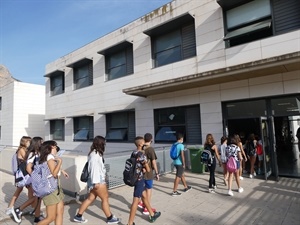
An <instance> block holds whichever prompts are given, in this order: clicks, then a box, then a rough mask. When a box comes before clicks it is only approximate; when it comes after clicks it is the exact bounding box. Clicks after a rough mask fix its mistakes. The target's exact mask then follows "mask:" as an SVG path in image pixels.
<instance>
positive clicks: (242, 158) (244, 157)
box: [234, 134, 247, 180]
mask: <svg viewBox="0 0 300 225" xmlns="http://www.w3.org/2000/svg"><path fill="white" fill-rule="evenodd" d="M234 138H235V139H236V140H237V145H238V147H239V148H240V150H241V156H242V157H241V159H240V160H241V165H240V169H239V178H240V180H243V179H244V178H243V165H244V164H246V162H247V156H246V153H245V151H244V148H243V143H242V140H241V138H240V135H238V134H235V135H234Z"/></svg>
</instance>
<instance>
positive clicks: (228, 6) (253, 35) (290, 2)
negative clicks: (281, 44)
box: [217, 0, 300, 47]
mask: <svg viewBox="0 0 300 225" xmlns="http://www.w3.org/2000/svg"><path fill="white" fill-rule="evenodd" d="M217 2H218V3H219V5H220V6H221V7H222V8H223V14H224V22H225V26H224V27H225V37H224V41H226V46H227V47H231V46H236V45H239V44H244V43H248V42H251V41H255V40H260V39H263V38H266V37H270V36H273V35H279V34H283V33H287V32H290V31H293V30H297V29H299V28H300V14H299V11H300V1H297V0H285V1H280V0H276V1H270V0H231V1H227V0H217Z"/></svg>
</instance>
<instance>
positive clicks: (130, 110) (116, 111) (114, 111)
mask: <svg viewBox="0 0 300 225" xmlns="http://www.w3.org/2000/svg"><path fill="white" fill-rule="evenodd" d="M134 111H135V109H132V108H130V109H120V110H112V111H104V112H99V113H98V114H104V115H105V114H110V113H119V112H134Z"/></svg>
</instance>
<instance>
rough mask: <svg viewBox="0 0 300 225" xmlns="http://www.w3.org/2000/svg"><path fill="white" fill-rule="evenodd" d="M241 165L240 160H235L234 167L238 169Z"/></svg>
mask: <svg viewBox="0 0 300 225" xmlns="http://www.w3.org/2000/svg"><path fill="white" fill-rule="evenodd" d="M240 166H241V162H240V161H236V169H237V170H238V169H239V168H240Z"/></svg>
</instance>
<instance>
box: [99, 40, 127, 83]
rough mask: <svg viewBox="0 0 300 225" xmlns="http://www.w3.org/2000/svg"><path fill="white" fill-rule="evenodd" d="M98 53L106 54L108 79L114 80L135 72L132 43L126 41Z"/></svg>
mask: <svg viewBox="0 0 300 225" xmlns="http://www.w3.org/2000/svg"><path fill="white" fill-rule="evenodd" d="M98 53H99V54H102V55H105V71H106V80H113V79H116V78H120V77H124V76H126V75H129V74H132V73H133V47H132V43H130V42H127V41H124V42H121V43H119V44H117V45H114V46H113V47H109V48H107V49H104V50H102V51H99V52H98Z"/></svg>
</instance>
